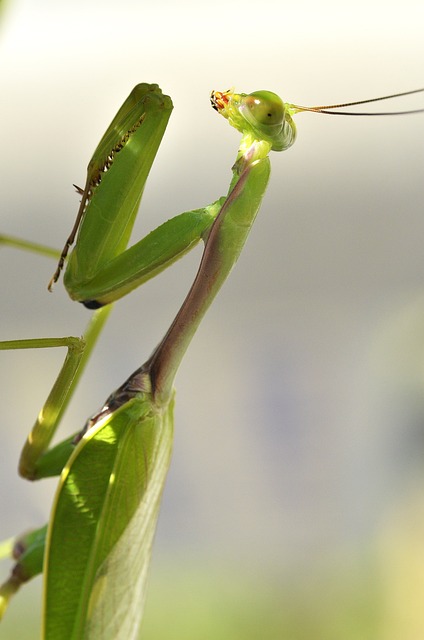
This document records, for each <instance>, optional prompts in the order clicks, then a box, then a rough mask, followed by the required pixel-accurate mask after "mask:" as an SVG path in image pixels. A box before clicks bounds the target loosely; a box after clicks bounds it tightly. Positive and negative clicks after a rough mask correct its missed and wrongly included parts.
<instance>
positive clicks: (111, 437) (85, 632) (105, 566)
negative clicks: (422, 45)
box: [0, 84, 424, 640]
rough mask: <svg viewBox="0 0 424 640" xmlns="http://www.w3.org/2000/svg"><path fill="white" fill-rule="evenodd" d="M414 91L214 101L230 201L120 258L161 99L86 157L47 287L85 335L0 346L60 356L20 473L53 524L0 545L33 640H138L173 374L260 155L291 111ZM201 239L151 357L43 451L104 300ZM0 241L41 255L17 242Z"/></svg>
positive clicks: (167, 226)
mask: <svg viewBox="0 0 424 640" xmlns="http://www.w3.org/2000/svg"><path fill="white" fill-rule="evenodd" d="M423 91H424V89H418V90H415V91H409V92H404V93H400V94H395V95H392V96H386V97H384V98H376V99H372V100H363V101H359V102H354V103H344V104H339V105H329V106H318V107H302V106H299V105H293V104H287V103H284V102H283V101H282V100H281V99H280V98H279V97H278V96H277V95H276V94H274V93H271V92H269V91H257V92H254V93H251V94H248V95H246V94H237V93H235V92H234V91H233V90H228V91H225V92H218V91H214V92H212V95H211V103H212V106H213V108H214V109H215V110H216V111H218V112H219V113H220V114H221V115H223V116H224V117H225V118H226V119H227V120H228V121H229V123H230V124H231V125H232V126H233V127H235V128H236V129H238V130H239V131H240V133H241V134H242V139H241V143H240V146H239V149H238V153H237V157H236V161H235V163H234V166H233V169H232V179H231V183H230V186H229V189H228V193H227V195H226V196H224V197H221V198H219V199H218V200H216V201H215V202H213V203H211V204H209V205H208V206H206V207H203V208H201V209H195V210H192V211H187V212H185V213H182V214H180V215H178V216H176V217H174V218H172V219H170V220H168V221H167V222H165V223H163V224H162V225H161V226H159V227H158V228H157V229H155V230H154V231H152V232H151V233H150V234H149V235H147V236H146V237H145V238H143V239H142V240H140V241H139V242H137V243H136V244H134V245H133V246H131V247H130V248H127V244H128V242H129V238H130V235H131V231H132V227H133V224H134V221H135V217H136V215H137V212H138V208H139V204H140V200H141V196H142V193H143V188H144V184H145V182H146V179H147V177H148V174H149V171H150V168H151V166H152V163H153V161H154V158H155V156H156V153H157V150H158V148H159V145H160V143H161V140H162V136H163V134H164V132H165V129H166V126H167V123H168V120H169V117H170V114H171V111H172V101H171V99H170V98H169V97H168V96H166V95H164V94H162V92H161V90H160V89H159V87H158V86H157V85H155V84H151V85H149V84H140V85H137V86H136V87H135V88H134V89H133V91H132V92H131V94H130V95H129V97H128V98H127V100H126V101H125V102H124V104H123V105H122V107H121V108H120V109H119V111H118V113H117V114H116V116H115V118H114V119H113V120H112V122H111V124H110V126H109V128H108V129H107V131H106V133H105V135H104V136H103V138H102V139H101V141H100V143H99V145H98V146H97V148H96V150H95V152H94V154H93V157H92V159H91V161H90V163H89V165H88V171H87V181H86V184H85V187H84V189H80V188H77V191H78V192H79V194H80V195H81V204H80V207H79V211H78V215H77V220H76V223H75V225H74V227H73V229H72V232H71V234H70V236H69V238H68V240H67V241H66V244H65V247H64V249H63V251H62V253H61V255H60V258H59V263H58V267H57V270H56V271H55V273H54V275H53V277H52V279H51V281H50V283H49V285H48V288H49V289H50V290H51V289H52V287H53V285H54V283H55V282H57V280H58V279H59V276H60V273H61V271H62V269H63V268H64V267H65V263H66V269H65V272H64V284H65V287H66V289H67V291H68V293H69V295H70V297H71V298H72V299H74V300H76V301H79V302H81V303H82V304H84V305H85V306H86V307H87V308H89V309H94V313H93V315H92V318H91V320H90V322H89V325H88V328H87V331H86V333H85V335H84V337H83V338H82V339H80V338H73V337H68V338H52V339H50V338H44V339H34V340H21V341H19V340H16V341H9V342H1V343H0V348H1V349H16V348H20V349H25V348H44V347H56V346H64V347H66V348H67V355H66V358H65V361H64V364H63V366H62V369H61V371H60V373H59V375H58V378H57V380H56V382H55V384H54V386H53V388H52V391H51V393H50V395H49V397H48V399H47V401H46V403H45V404H44V406H43V408H42V410H41V411H40V414H39V416H38V418H37V420H36V422H35V425H34V427H33V429H32V431H31V433H30V435H29V437H28V439H27V442H26V443H25V446H24V448H23V451H22V455H21V460H20V464H19V470H20V473H21V475H23V476H24V477H26V478H29V479H33V480H34V479H40V478H44V477H49V476H52V475H60V480H59V484H58V488H57V492H56V496H55V500H54V504H53V507H52V513H51V517H50V521H49V524H48V526H47V527H43V528H41V529H39V530H36V531H33V532H30V533H28V534H25V535H23V536H21V537H19V538H17V539H16V540H14V541H13V542H12V543H5V544H4V546H3V547H2V548H0V554H1V553H2V552H3V555H5V554H6V552H10V553H11V554H12V555H13V556H14V557H15V560H16V564H15V566H14V568H13V570H12V573H11V575H10V577H9V579H8V580H6V582H5V583H4V584H3V586H2V587H0V613H3V612H4V610H5V609H6V606H7V604H8V602H9V600H10V598H11V596H12V595H13V594H14V593H15V592H16V591H17V590H18V589H19V588H20V586H21V585H22V584H23V583H24V582H26V581H27V580H29V579H31V578H32V577H34V576H35V575H38V574H39V573H41V572H43V573H44V598H43V631H42V637H43V639H44V640H65V638H66V640H80V639H86V640H93V639H98V638H102V639H105V638H110V639H112V638H113V639H114V640H115V639H122V640H124V639H125V640H128V639H132V638H135V637H137V633H138V628H139V624H140V620H141V616H142V607H143V601H144V597H145V593H146V576H147V571H148V566H149V559H150V555H151V548H152V542H153V537H154V532H155V526H156V520H157V516H158V510H159V504H160V499H161V494H162V490H163V487H164V482H165V478H166V474H167V471H168V467H169V463H170V458H171V450H172V438H173V405H174V388H173V385H174V379H175V375H176V372H177V369H178V367H179V365H180V363H181V360H182V358H183V356H184V354H185V352H186V350H187V348H188V346H189V344H190V342H191V340H192V338H193V335H194V333H195V332H196V330H197V327H198V326H199V324H200V322H201V320H202V318H203V316H204V315H205V313H206V311H207V309H208V308H209V306H210V304H211V303H212V301H213V299H214V297H215V296H216V294H217V292H218V291H219V289H220V288H221V286H222V284H223V283H224V281H225V280H226V278H227V277H228V275H229V273H230V271H231V269H232V267H233V266H234V264H235V262H236V261H237V259H238V257H239V255H240V253H241V251H242V248H243V246H244V243H245V241H246V239H247V236H248V235H249V232H250V229H251V227H252V224H253V222H254V220H255V217H256V214H257V212H258V210H259V207H260V204H261V200H262V198H263V195H264V193H265V191H266V188H267V184H268V180H269V176H270V160H269V154H270V152H271V150H273V151H284V150H286V149H288V148H289V147H290V146H291V145H292V144H293V143H294V141H295V139H296V128H295V124H294V120H293V116H295V115H296V114H297V113H299V112H302V111H312V112H317V113H332V114H342V113H344V114H346V113H347V112H346V111H340V109H341V108H342V107H346V106H350V105H356V104H365V103H369V102H374V101H377V100H384V99H388V98H392V97H398V96H403V95H410V94H413V93H419V92H423ZM423 111H424V110H423V109H417V110H415V111H408V113H412V112H423ZM396 113H398V114H399V113H406V112H396ZM352 115H359V114H358V113H353V114H352ZM369 115H376V114H369ZM200 240H203V243H204V250H203V255H202V258H201V262H200V265H199V269H198V272H197V275H196V277H195V279H194V282H193V284H192V286H191V288H190V290H189V292H188V294H187V296H186V298H185V300H184V302H183V304H182V306H181V308H180V310H179V311H178V313H177V315H176V317H175V319H174V321H173V322H172V324H171V325H170V327H169V329H168V331H167V333H166V335H165V336H164V338H163V339H162V341H161V342H160V343H159V345H158V346H157V347H156V348H155V349H154V351H153V353H152V355H151V356H150V357H149V358H148V360H147V361H146V362H145V363H144V364H143V365H142V366H141V367H140V368H139V369H138V370H137V371H135V372H134V373H133V374H132V375H131V376H130V377H129V378H128V379H127V380H126V381H125V382H124V384H123V385H122V386H121V387H119V389H117V390H116V391H115V392H114V393H112V394H111V395H110V396H109V398H108V399H107V400H106V402H105V404H104V406H103V407H102V408H101V409H100V411H98V412H97V413H96V414H95V415H94V416H93V417H92V418H90V420H88V422H87V423H86V425H85V427H84V428H83V430H82V431H79V432H78V433H76V434H74V435H73V436H72V437H70V438H68V439H67V440H65V441H64V442H62V443H60V444H58V445H56V446H54V447H53V448H49V446H50V443H51V440H52V438H53V436H54V433H55V431H56V429H57V427H58V425H59V422H60V420H61V418H62V416H63V413H64V410H65V408H66V406H67V404H68V402H69V400H70V399H71V396H72V393H73V391H74V389H75V386H76V384H77V382H78V380H79V379H80V377H81V375H82V372H83V369H84V365H85V363H86V362H87V360H88V358H89V356H90V353H91V351H92V350H93V348H94V346H95V344H96V340H97V337H98V335H99V334H100V331H101V329H102V327H103V325H104V323H105V321H106V319H107V316H108V314H109V312H110V310H111V308H112V303H114V302H115V301H116V300H118V299H119V298H121V297H123V296H125V295H126V294H128V293H129V292H130V291H132V290H133V289H135V288H137V287H138V286H140V285H141V284H143V283H144V282H146V281H147V280H148V279H150V278H152V277H154V276H155V275H157V274H158V273H159V272H161V271H162V270H164V269H165V268H167V267H168V266H170V265H172V264H173V263H174V262H175V261H176V260H177V259H179V258H180V257H182V256H183V255H184V254H185V253H186V252H188V251H189V250H190V249H191V248H192V247H193V246H194V245H195V244H197V243H198V242H199V241H200ZM2 241H3V243H9V244H11V245H15V246H22V247H23V248H31V249H34V250H38V251H40V252H42V253H48V250H47V249H46V248H43V247H36V246H34V245H31V246H27V243H22V242H20V241H17V240H14V239H10V238H5V237H3V238H2ZM74 243H75V246H74V248H73V250H72V252H71V253H70V254H69V258H68V253H69V250H70V247H71V246H72V245H73V244H74ZM53 255H56V252H53Z"/></svg>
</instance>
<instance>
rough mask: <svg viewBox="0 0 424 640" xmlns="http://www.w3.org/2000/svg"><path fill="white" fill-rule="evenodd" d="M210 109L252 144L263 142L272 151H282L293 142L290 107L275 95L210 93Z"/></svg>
mask: <svg viewBox="0 0 424 640" xmlns="http://www.w3.org/2000/svg"><path fill="white" fill-rule="evenodd" d="M211 104H212V107H213V108H214V109H215V110H216V111H218V113H220V114H221V115H223V116H224V118H227V120H228V121H229V123H230V124H231V125H232V126H233V127H235V128H236V129H238V131H240V132H241V133H242V134H243V137H245V136H246V137H248V138H250V139H251V140H252V141H255V140H256V141H264V142H267V143H268V144H269V145H270V148H271V149H272V150H273V151H285V150H286V149H288V148H289V147H291V145H292V144H293V142H294V141H295V139H296V127H295V124H294V122H293V120H292V118H291V114H290V113H289V107H288V105H286V104H285V103H284V102H283V101H282V100H281V98H280V97H279V96H277V94H276V93H272V92H271V91H254V92H253V93H249V94H246V93H234V91H233V90H232V89H230V90H228V91H224V92H221V91H212V93H211Z"/></svg>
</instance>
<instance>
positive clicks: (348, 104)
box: [287, 88, 424, 116]
mask: <svg viewBox="0 0 424 640" xmlns="http://www.w3.org/2000/svg"><path fill="white" fill-rule="evenodd" d="M423 92H424V88H423V89H414V90H413V91H403V92H402V93H393V94H392V95H390V96H382V97H380V98H370V99H368V100H356V101H355V102H343V103H340V104H329V105H322V106H317V107H302V106H300V105H297V104H288V105H287V106H288V107H289V108H290V109H293V110H294V113H299V112H300V111H312V112H314V113H327V114H328V115H330V116H402V115H406V114H409V113H424V109H409V110H406V111H374V112H373V111H361V112H359V111H333V109H343V108H344V107H354V106H356V105H358V104H370V103H371V102H380V101H381V100H391V99H392V98H401V97H403V96H410V95H412V94H414V93H423Z"/></svg>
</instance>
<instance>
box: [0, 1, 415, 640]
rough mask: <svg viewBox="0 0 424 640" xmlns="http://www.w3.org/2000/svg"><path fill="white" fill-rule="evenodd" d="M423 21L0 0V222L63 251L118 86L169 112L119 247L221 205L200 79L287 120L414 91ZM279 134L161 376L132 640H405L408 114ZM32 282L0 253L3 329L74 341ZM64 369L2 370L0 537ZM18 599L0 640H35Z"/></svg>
mask: <svg viewBox="0 0 424 640" xmlns="http://www.w3.org/2000/svg"><path fill="white" fill-rule="evenodd" d="M423 19H424V8H423V4H422V2H421V0H416V1H415V0H405V2H403V3H402V6H401V7H399V4H398V3H397V2H394V1H392V0H388V1H387V0H384V1H383V0H376V1H374V2H373V3H371V4H370V3H369V1H368V0H358V1H357V2H355V3H350V4H349V5H347V4H346V3H340V2H335V1H333V0H322V2H320V3H316V2H312V0H301V1H300V2H297V3H291V4H289V3H281V2H273V1H270V2H268V3H264V4H262V5H260V4H258V3H257V2H252V1H251V0H244V1H243V2H239V1H234V2H228V1H225V2H224V1H221V0H214V2H204V3H199V2H194V0H180V2H178V3H175V2H171V1H167V0H156V2H147V1H144V2H136V1H135V0H133V1H131V0H120V2H119V3H117V2H111V1H108V0H102V1H101V2H100V0H84V1H83V0H74V1H73V2H72V3H71V2H59V3H58V2H54V0H39V1H38V2H37V3H33V2H30V1H29V0H9V2H7V3H6V4H5V5H3V6H2V7H1V13H0V86H1V98H0V118H1V132H2V133H1V138H2V153H1V159H0V167H1V183H2V190H1V195H2V206H1V209H2V214H1V227H0V232H2V233H7V234H12V235H16V236H21V237H23V238H25V239H30V240H34V241H37V242H40V243H47V244H50V245H51V246H54V247H56V248H59V249H60V248H61V247H62V246H63V244H64V241H65V238H66V237H67V235H68V233H69V231H70V229H71V226H72V224H73V221H74V218H75V214H76V210H77V207H78V196H77V195H76V193H75V192H74V189H73V187H72V183H76V184H79V185H83V183H84V181H85V175H86V174H85V170H86V166H87V163H88V160H89V159H90V156H91V154H92V152H93V150H94V148H95V146H96V145H97V142H98V141H99V139H100V137H101V135H102V134H103V132H104V131H105V129H106V127H107V125H108V123H109V122H110V120H111V119H112V117H113V115H114V114H115V112H116V110H117V109H118V107H119V106H120V105H121V103H122V102H123V100H124V99H125V97H126V96H127V95H128V93H129V92H130V90H131V89H132V87H133V86H134V85H135V84H136V83H138V82H143V81H145V82H157V83H158V84H160V86H161V87H162V89H163V90H164V92H166V93H169V94H170V95H171V96H172V98H173V101H174V105H175V109H174V113H173V115H172V117H171V121H170V124H169V128H168V131H167V132H166V134H165V137H164V140H163V143H162V145H161V148H160V150H159V154H158V157H157V160H156V162H155V164H154V167H153V170H152V172H151V175H150V178H149V181H148V184H147V187H146V190H145V195H144V197H143V203H142V215H140V217H139V220H138V221H137V225H136V228H135V231H134V238H138V237H141V235H144V234H145V233H146V232H147V231H149V230H150V229H152V228H154V227H155V226H157V225H158V224H159V223H160V222H161V221H163V220H165V219H167V218H169V217H171V216H173V215H175V214H177V213H179V212H181V211H185V210H187V209H191V208H195V207H199V206H202V205H204V204H206V203H208V202H211V201H213V200H214V199H216V198H217V197H218V196H220V195H222V194H224V193H225V192H226V190H227V187H228V184H229V181H230V176H231V172H230V169H231V166H232V163H233V160H234V158H235V154H236V150H237V144H238V139H239V134H238V133H237V132H236V131H235V130H232V129H230V128H229V127H228V125H227V123H226V122H225V121H224V120H223V119H222V118H219V117H218V115H217V114H216V113H215V112H214V111H213V110H212V109H211V108H210V105H209V94H210V91H211V90H212V89H220V90H225V89H227V88H228V87H232V86H234V87H236V89H237V90H239V91H243V92H251V91H254V90H258V89H269V90H272V91H275V92H276V93H278V94H279V95H281V96H282V98H283V99H285V100H287V101H289V102H296V103H298V104H308V105H309V104H323V103H324V104H325V103H327V104H328V103H332V102H339V101H348V100H359V99H365V98H368V97H374V96H378V95H385V94H388V93H394V92H399V91H406V90H409V89H414V88H419V87H421V86H423V84H424V81H423V71H422V69H423V61H424V40H423V37H422V24H423ZM423 103H424V99H423V96H422V95H421V97H420V96H418V98H416V99H414V97H413V96H411V97H410V98H408V99H405V100H404V101H396V102H394V103H393V105H390V106H391V107H392V108H393V109H396V108H398V109H399V108H413V107H414V106H423ZM383 104H384V103H383ZM296 122H297V125H298V140H297V142H296V144H295V146H294V147H293V148H292V149H290V150H289V151H287V152H286V153H283V154H280V155H278V154H273V156H272V158H271V160H272V171H273V173H272V179H271V184H270V187H269V190H268V192H267V194H266V197H265V200H264V203H263V206H262V209H261V212H260V215H259V216H258V219H257V222H256V224H255V227H254V229H253V231H252V233H251V236H250V238H249V241H248V244H247V246H246V248H245V251H244V253H243V254H242V256H241V258H240V261H239V263H238V264H237V266H236V268H235V270H234V272H233V274H232V276H231V278H230V279H229V281H228V282H227V283H226V285H225V287H224V289H223V290H222V292H221V293H220V295H219V297H218V298H217V300H216V302H215V304H214V305H213V307H212V309H211V310H210V312H209V313H208V315H207V317H206V319H205V320H204V322H203V324H202V326H201V328H200V330H199V332H198V334H197V336H196V337H195V339H194V341H193V343H192V346H191V348H190V350H189V352H188V354H187V356H186V358H185V360H184V363H183V365H182V367H181V369H180V371H179V374H178V377H177V406H176V416H175V420H176V428H175V449H174V456H173V461H172V467H171V471H170V474H169V477H168V482H167V486H166V490H165V494H164V500H163V505H162V510H161V515H160V519H159V526H158V532H157V536H156V543H155V549H154V555H153V563H152V570H151V589H150V594H149V598H148V601H147V607H146V617H145V623H144V627H143V638H146V639H147V640H156V639H159V638H164V637H169V635H170V630H172V636H173V637H175V638H177V637H184V638H186V640H191V639H193V640H195V639H196V640H198V639H199V638H202V640H212V639H213V640H214V639H216V638H225V639H227V638H228V639H231V640H233V639H235V640H238V639H240V640H242V639H243V640H246V639H250V638H252V639H257V638H267V639H270V640H312V639H313V640H340V639H343V640H368V639H372V640H398V639H399V638H402V639H403V640H421V639H422V638H423V637H424V609H423V607H422V602H423V598H424V473H423V460H424V277H423V276H424V258H423V250H422V246H423V236H424V224H423V221H422V214H423V196H424V181H423V175H422V170H423V161H424V141H423V136H424V115H417V116H409V117H408V116H407V117H396V118H368V119H367V118H330V117H325V116H319V115H314V114H300V115H298V116H297V118H296ZM199 257H200V250H199V251H197V252H194V253H193V254H192V255H190V256H188V257H186V258H185V259H184V260H183V261H180V262H179V263H178V264H177V265H175V266H174V267H173V268H172V269H171V270H169V271H168V272H166V273H164V274H162V275H161V276H159V277H158V278H155V279H154V280H153V281H152V282H149V283H147V284H146V285H145V286H143V287H142V288H141V289H139V290H138V291H136V292H134V293H133V294H131V295H130V296H129V297H128V298H127V299H124V300H122V301H121V302H120V303H119V304H118V305H117V306H116V309H115V311H114V312H113V314H112V317H111V319H110V321H109V324H108V326H107V328H106V330H105V332H104V334H103V336H102V339H101V342H100V344H99V346H98V349H97V351H96V352H95V354H94V357H93V359H92V361H91V363H90V365H89V367H88V369H87V372H86V376H85V378H84V380H83V382H82V384H81V385H80V387H79V389H78V392H77V394H76V396H75V399H74V401H73V403H72V405H71V407H70V408H69V410H68V412H67V414H66V417H65V421H64V424H63V427H62V430H61V431H62V436H64V435H66V434H67V433H71V432H73V431H75V430H77V429H78V428H80V427H81V426H82V425H83V424H84V422H85V420H86V419H87V417H88V416H90V415H91V414H92V413H93V412H95V411H96V410H97V409H98V408H99V407H100V406H101V405H102V404H103V402H104V400H105V399H106V397H107V396H108V395H109V393H110V392H111V391H112V390H113V389H115V388H116V387H117V386H119V385H120V384H121V383H122V382H123V381H124V380H125V379H126V378H127V377H128V375H129V374H130V373H131V372H132V371H133V370H135V369H136V368H137V367H138V366H139V365H140V364H141V363H142V362H143V361H144V360H145V359H146V358H147V356H148V355H149V354H150V352H151V351H152V349H153V347H154V346H155V344H156V343H157V342H158V341H159V340H160V338H161V337H162V335H163V333H164V332H165V330H166V328H167V327H168V325H169V324H170V322H171V320H172V318H173V317H174V314H175V312H176V311H177V309H178V307H179V305H180V303H181V301H182V299H183V297H184V295H185V293H186V291H187V289H188V287H189V285H190V283H191V281H192V279H193V277H194V274H195V271H196V267H197V264H198V261H199ZM54 267H55V265H54V264H53V262H52V261H50V260H48V259H47V258H41V257H38V256H35V255H31V254H25V253H23V252H20V251H14V250H12V249H9V248H2V249H1V251H0V270H1V281H0V295H1V321H0V322H1V337H2V339H14V338H29V337H42V336H62V335H80V334H81V333H82V332H83V330H84V326H85V324H86V323H87V321H88V317H89V312H88V311H87V310H86V309H84V308H83V307H82V306H79V305H76V304H74V303H72V302H71V301H70V300H69V299H68V297H67V296H66V294H65V292H64V290H63V286H62V284H61V283H60V284H59V285H57V286H56V288H55V290H54V293H53V294H52V295H49V294H48V293H47V290H46V285H47V282H48V281H49V279H50V277H51V275H52V272H53V269H54ZM63 357H64V353H63V352H50V351H49V352H47V351H43V352H41V351H39V352H35V351H31V352H26V353H25V352H2V354H1V357H0V388H1V401H0V403H1V405H0V406H1V447H0V481H1V486H2V490H1V496H0V513H1V516H0V538H7V537H9V536H12V535H14V534H16V533H18V532H21V531H23V530H26V529H28V528H31V527H34V526H39V525H41V524H43V523H44V522H45V521H46V520H47V519H48V517H49V508H50V505H51V501H52V496H53V493H54V489H55V486H56V482H55V481H44V482H42V483H39V484H38V485H30V484H29V483H26V482H25V481H23V480H21V479H19V478H18V476H17V473H16V466H17V460H18V457H19V453H20V448H21V446H22V444H23V442H24V440H25V437H26V436H27V434H28V432H29V429H30V427H31V425H32V423H33V421H34V418H35V416H36V415H37V413H38V411H39V409H40V408H41V405H42V403H43V401H44V399H45V398H46V396H47V393H48V391H49V389H50V387H51V385H52V383H53V380H54V379H55V377H56V375H57V372H58V370H59V367H60V364H61V362H62V360H63ZM1 570H2V572H1V575H2V576H5V575H6V574H7V572H8V570H9V566H8V565H7V563H5V562H4V563H3V564H2V567H1ZM40 592H41V580H39V579H37V580H35V581H34V582H33V583H32V584H31V585H29V586H28V587H27V588H26V589H24V590H22V592H21V594H19V596H17V597H16V598H15V600H14V601H13V603H12V605H11V607H10V610H9V612H8V614H7V616H6V619H5V621H4V623H3V626H2V628H1V629H0V637H2V638H6V639H9V638H10V639H11V638H14V637H19V638H20V639H21V640H25V639H26V638H34V637H38V632H37V633H34V629H37V625H38V624H39V613H38V611H39V607H40V605H39V599H40ZM23 612H25V616H24V615H23ZM29 612H32V613H31V614H30V613H29ZM31 616H32V617H31ZM14 634H15V635H14Z"/></svg>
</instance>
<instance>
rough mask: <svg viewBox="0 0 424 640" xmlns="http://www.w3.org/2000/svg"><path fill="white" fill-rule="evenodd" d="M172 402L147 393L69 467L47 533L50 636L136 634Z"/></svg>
mask: <svg viewBox="0 0 424 640" xmlns="http://www.w3.org/2000/svg"><path fill="white" fill-rule="evenodd" d="M172 416H173V399H172V400H171V402H170V403H169V404H168V405H167V406H166V407H165V408H161V409H159V408H158V407H157V406H156V405H155V404H154V402H153V401H152V398H151V395H150V394H148V393H141V394H139V396H137V397H135V398H133V399H132V400H130V401H129V402H127V403H126V404H124V405H123V406H122V407H121V408H120V409H118V410H117V411H115V412H113V413H112V414H111V415H110V416H109V417H107V418H106V419H105V420H103V421H100V422H99V424H98V425H96V426H95V427H93V428H92V429H90V430H89V431H88V432H87V434H86V435H85V436H84V437H83V439H82V440H81V442H80V443H79V444H78V446H77V448H76V449H75V452H74V454H73V455H72V457H71V459H70V461H69V464H68V466H67V467H66V468H65V469H64V471H63V474H62V478H61V482H60V486H59V488H58V493H57V496H56V501H55V506H54V508H53V514H52V518H51V522H52V525H51V528H50V530H49V533H48V541H47V552H46V564H45V566H46V576H45V612H44V620H45V629H44V635H43V638H44V640H93V639H101V638H102V639H105V638H114V640H131V639H132V638H136V637H137V632H138V627H139V623H140V620H141V615H142V611H143V603H144V597H145V589H146V577H147V571H148V565H149V559H150V555H151V548H152V541H153V537H154V532H155V526H156V521H157V516H158V510H159V504H160V498H161V494H162V490H163V487H164V482H165V478H166V474H167V471H168V467H169V462H170V457H171V449H172V435H173V417H172Z"/></svg>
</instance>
